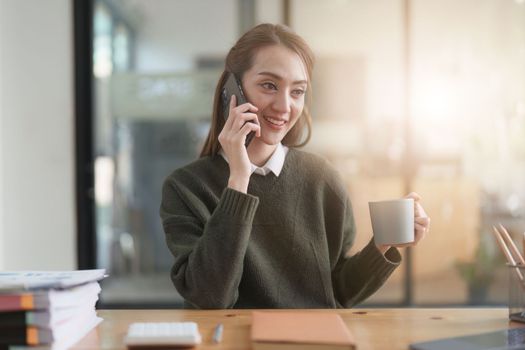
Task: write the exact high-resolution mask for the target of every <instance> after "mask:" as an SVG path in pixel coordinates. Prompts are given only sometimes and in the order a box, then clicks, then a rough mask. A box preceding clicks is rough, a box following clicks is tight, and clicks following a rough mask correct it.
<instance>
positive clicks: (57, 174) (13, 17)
mask: <svg viewBox="0 0 525 350" xmlns="http://www.w3.org/2000/svg"><path fill="white" fill-rule="evenodd" d="M72 40H73V39H72V4H71V1H68V0H46V1H40V0H0V77H1V80H0V171H1V172H0V270H11V269H72V268H75V267H76V253H75V252H76V249H75V242H76V238H75V237H76V232H75V230H76V228H75V201H74V141H73V135H74V124H73V121H74V118H73V96H74V93H73V42H72Z"/></svg>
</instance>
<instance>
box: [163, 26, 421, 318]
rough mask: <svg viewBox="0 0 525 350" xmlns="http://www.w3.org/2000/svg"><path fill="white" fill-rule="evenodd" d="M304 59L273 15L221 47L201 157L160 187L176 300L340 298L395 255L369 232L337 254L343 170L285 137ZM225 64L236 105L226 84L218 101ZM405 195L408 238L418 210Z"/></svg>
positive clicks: (302, 90)
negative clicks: (234, 84)
mask: <svg viewBox="0 0 525 350" xmlns="http://www.w3.org/2000/svg"><path fill="white" fill-rule="evenodd" d="M313 62H314V58H313V54H312V52H311V50H310V48H309V47H308V45H307V44H306V43H305V42H304V40H303V39H302V38H300V37H299V36H298V35H297V34H295V33H294V32H293V31H292V30H291V29H289V28H287V27H285V26H282V25H272V24H261V25H259V26H257V27H255V28H253V29H251V30H250V31H248V32H247V33H246V34H244V35H243V36H242V37H241V38H240V39H239V41H238V42H237V43H236V44H235V46H234V47H233V48H232V49H231V50H230V52H229V53H228V55H227V57H226V67H225V70H224V72H223V74H222V76H221V78H220V79H219V82H218V84H217V89H216V92H215V101H214V111H213V117H212V125H211V129H210V132H209V134H208V138H207V140H206V144H205V146H204V148H203V150H202V153H201V158H200V159H199V160H197V161H195V162H193V163H191V164H189V165H187V166H185V167H183V168H180V169H177V170H176V171H174V172H173V173H172V174H171V175H169V176H168V178H167V179H166V181H165V182H164V187H163V191H162V193H163V198H162V204H161V208H160V215H161V218H162V222H163V227H164V231H165V233H166V241H167V244H168V247H169V249H170V251H171V253H172V254H173V256H174V258H175V262H174V265H173V268H172V270H171V278H172V281H173V283H174V285H175V287H176V288H177V290H178V291H179V293H180V294H181V295H182V296H183V297H184V299H185V306H186V307H191V308H337V307H351V306H353V305H355V304H357V303H359V302H361V301H363V300H365V299H366V298H367V297H368V296H370V295H371V294H373V293H374V292H375V291H376V290H377V289H378V288H379V287H380V286H381V285H382V284H383V283H384V282H385V281H386V279H387V278H388V277H389V275H390V274H391V273H392V272H393V271H394V269H395V268H396V267H397V266H398V265H399V263H400V261H401V256H400V254H399V252H398V250H397V248H396V247H393V246H392V247H390V246H383V245H380V246H376V245H375V244H374V241H373V240H371V241H370V242H369V243H368V244H367V245H366V247H365V248H363V249H362V250H361V251H360V252H359V253H357V254H354V255H353V256H347V252H348V250H349V249H350V248H351V247H352V244H353V241H354V238H355V234H356V229H355V224H354V216H353V213H352V206H351V203H350V200H349V197H348V194H347V192H346V189H345V186H344V184H343V181H342V180H341V178H340V176H339V174H338V173H337V172H336V171H335V170H334V168H333V167H332V166H331V165H330V164H329V163H328V162H327V161H326V160H324V159H323V158H321V157H318V156H315V155H313V154H309V153H306V152H303V151H300V150H298V149H297V148H298V147H299V146H301V145H304V144H305V143H306V142H307V141H308V138H309V135H310V125H311V124H310V115H309V113H308V108H307V103H306V102H307V101H306V96H307V95H308V91H310V90H309V89H308V87H309V85H310V80H311V76H312V69H313ZM230 74H234V75H235V76H236V77H237V78H238V79H239V80H240V81H241V85H242V90H243V91H244V93H245V97H246V99H247V101H248V102H245V103H241V104H240V105H238V106H237V103H236V102H237V100H236V98H235V96H232V98H231V100H229V102H228V100H226V101H225V103H229V109H225V108H224V107H225V106H223V105H222V104H223V102H222V101H223V99H222V91H223V88H224V84H225V81H226V79H228V77H229V75H230ZM225 110H228V111H229V112H228V115H224V114H225V113H224V112H223V111H225ZM305 129H307V135H306V138H305V139H304V140H303V137H304V130H305ZM250 132H254V133H255V136H256V137H255V138H254V139H253V141H252V142H251V143H250V144H249V146H248V147H247V148H246V147H245V140H246V137H247V135H248V134H249V133H250ZM412 197H413V198H414V199H415V201H416V207H415V210H414V216H415V217H414V221H415V227H416V229H415V242H414V243H413V244H412V245H415V244H417V242H418V241H419V240H420V239H421V238H422V237H423V236H424V234H425V232H426V231H427V230H428V225H429V219H428V217H426V214H425V212H424V210H423V209H422V207H421V205H420V204H419V203H417V202H418V201H419V199H420V198H419V196H417V195H415V194H414V195H412Z"/></svg>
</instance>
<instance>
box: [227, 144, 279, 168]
mask: <svg viewBox="0 0 525 350" xmlns="http://www.w3.org/2000/svg"><path fill="white" fill-rule="evenodd" d="M287 153H288V147H286V146H283V144H282V143H280V142H279V144H277V148H275V151H274V152H273V154H272V156H271V157H270V159H268V161H267V162H266V164H264V165H263V166H262V167H258V166H257V165H255V164H253V163H252V174H253V173H256V174H258V175H263V176H265V175H268V174H269V173H270V172H272V173H274V174H275V176H279V174H280V173H281V170H283V166H284V159H285V158H286V154H287ZM219 154H220V155H221V156H222V157H223V158H224V160H225V161H226V162H228V158H227V157H226V154H224V151H223V150H222V148H221V150H220V151H219Z"/></svg>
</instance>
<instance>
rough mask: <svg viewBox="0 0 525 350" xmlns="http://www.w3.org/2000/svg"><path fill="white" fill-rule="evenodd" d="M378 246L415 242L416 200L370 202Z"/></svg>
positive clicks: (373, 228) (375, 239) (371, 217)
mask: <svg viewBox="0 0 525 350" xmlns="http://www.w3.org/2000/svg"><path fill="white" fill-rule="evenodd" d="M368 207H369V209H370V219H371V220H372V230H373V231H374V241H375V242H376V244H384V245H394V244H403V243H410V242H413V241H414V200H413V199H412V198H403V199H393V200H386V201H376V202H369V203H368Z"/></svg>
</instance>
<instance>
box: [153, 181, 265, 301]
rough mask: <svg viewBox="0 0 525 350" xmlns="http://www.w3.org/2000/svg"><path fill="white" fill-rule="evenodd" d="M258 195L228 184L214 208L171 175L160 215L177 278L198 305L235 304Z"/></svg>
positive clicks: (184, 292) (176, 282) (181, 289)
mask: <svg viewBox="0 0 525 350" xmlns="http://www.w3.org/2000/svg"><path fill="white" fill-rule="evenodd" d="M258 203H259V199H258V198H257V197H255V196H252V195H249V194H244V193H241V192H238V191H235V190H233V189H230V188H226V189H225V190H224V191H223V193H222V195H221V197H220V199H219V202H218V205H217V206H216V207H215V209H214V210H213V212H211V213H210V212H209V210H208V209H207V207H206V205H205V203H204V202H203V200H201V199H200V198H198V197H197V196H196V195H195V193H193V192H192V191H191V190H189V189H188V188H186V187H184V186H183V185H182V184H180V183H178V182H177V181H175V180H174V179H173V178H168V179H167V180H166V181H165V183H164V186H163V190H162V203H161V208H160V215H161V218H162V224H163V228H164V232H165V233H166V242H167V245H168V248H169V249H170V251H171V253H172V254H173V256H174V264H173V267H172V269H171V279H172V281H173V284H174V285H175V287H176V288H177V290H178V291H179V293H180V294H181V295H182V297H184V299H185V300H186V302H187V303H190V304H191V305H192V306H194V307H196V308H203V309H215V308H231V307H233V306H234V304H235V302H236V301H237V298H238V295H239V293H238V287H239V283H240V280H241V276H242V272H243V260H244V256H245V253H246V249H247V246H248V241H249V238H250V233H251V229H252V222H253V218H254V215H255V212H256V210H257V206H258Z"/></svg>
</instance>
